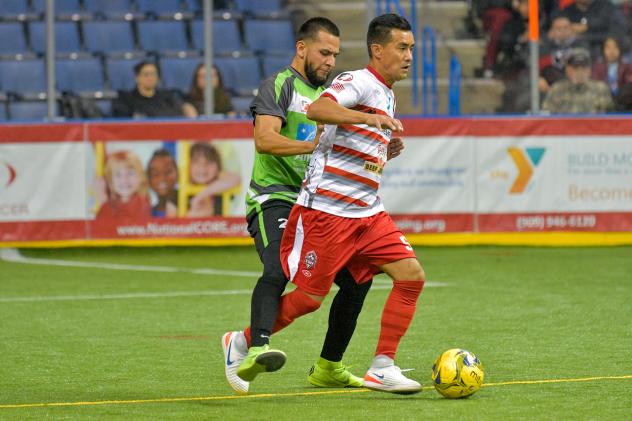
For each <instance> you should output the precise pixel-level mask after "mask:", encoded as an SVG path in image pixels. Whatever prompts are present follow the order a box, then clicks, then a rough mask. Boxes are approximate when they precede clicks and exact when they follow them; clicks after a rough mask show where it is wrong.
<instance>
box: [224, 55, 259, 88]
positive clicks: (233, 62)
mask: <svg viewBox="0 0 632 421" xmlns="http://www.w3.org/2000/svg"><path fill="white" fill-rule="evenodd" d="M213 63H214V64H215V65H216V66H217V68H218V69H219V71H220V73H221V74H222V81H223V82H224V86H225V87H226V88H228V89H229V90H231V91H232V92H234V93H236V94H239V95H252V93H253V91H254V90H255V89H257V88H258V87H259V84H260V83H261V71H260V69H259V60H258V59H257V58H256V57H252V56H251V57H239V58H224V57H218V58H216V59H215V60H214V61H213Z"/></svg>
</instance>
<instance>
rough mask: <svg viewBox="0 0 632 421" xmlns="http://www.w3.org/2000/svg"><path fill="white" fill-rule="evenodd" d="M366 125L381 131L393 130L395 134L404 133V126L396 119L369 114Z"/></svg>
mask: <svg viewBox="0 0 632 421" xmlns="http://www.w3.org/2000/svg"><path fill="white" fill-rule="evenodd" d="M367 116H368V117H367V119H366V122H365V124H366V125H367V126H371V127H376V128H378V129H380V130H382V129H391V130H392V131H394V132H403V131H404V126H403V125H402V122H401V121H399V120H398V119H396V118H392V117H389V116H387V115H381V114H367Z"/></svg>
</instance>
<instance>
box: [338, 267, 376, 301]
mask: <svg viewBox="0 0 632 421" xmlns="http://www.w3.org/2000/svg"><path fill="white" fill-rule="evenodd" d="M335 282H336V285H338V288H340V290H339V291H338V293H337V294H336V296H339V297H342V299H343V300H344V301H345V302H347V303H359V304H360V305H362V303H363V302H364V299H365V298H366V295H367V294H368V293H369V290H370V289H371V284H372V283H373V280H372V279H370V280H369V281H367V282H363V283H361V284H358V283H357V282H356V281H355V279H353V276H351V273H350V272H349V271H347V270H343V271H341V272H340V273H339V274H338V276H336V281H335Z"/></svg>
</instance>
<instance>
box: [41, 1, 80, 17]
mask: <svg viewBox="0 0 632 421" xmlns="http://www.w3.org/2000/svg"><path fill="white" fill-rule="evenodd" d="M33 9H34V10H35V12H36V13H38V14H43V13H44V12H46V0H33ZM89 15H90V14H89V13H85V12H84V11H83V10H81V5H80V4H79V0H55V19H71V18H73V16H76V17H78V18H82V17H87V16H89Z"/></svg>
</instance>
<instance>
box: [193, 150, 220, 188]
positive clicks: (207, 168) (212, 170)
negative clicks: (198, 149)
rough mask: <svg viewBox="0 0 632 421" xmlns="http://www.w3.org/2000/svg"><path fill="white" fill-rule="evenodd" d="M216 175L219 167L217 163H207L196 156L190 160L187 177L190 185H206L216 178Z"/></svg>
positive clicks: (205, 159)
mask: <svg viewBox="0 0 632 421" xmlns="http://www.w3.org/2000/svg"><path fill="white" fill-rule="evenodd" d="M218 173H219V166H218V165H217V162H214V161H209V160H208V159H207V158H206V157H205V156H203V155H197V156H193V157H192V158H191V167H190V172H189V175H190V177H191V182H192V183H194V184H208V183H210V182H211V181H213V180H215V179H216V178H217V176H218V175H219V174H218Z"/></svg>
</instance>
